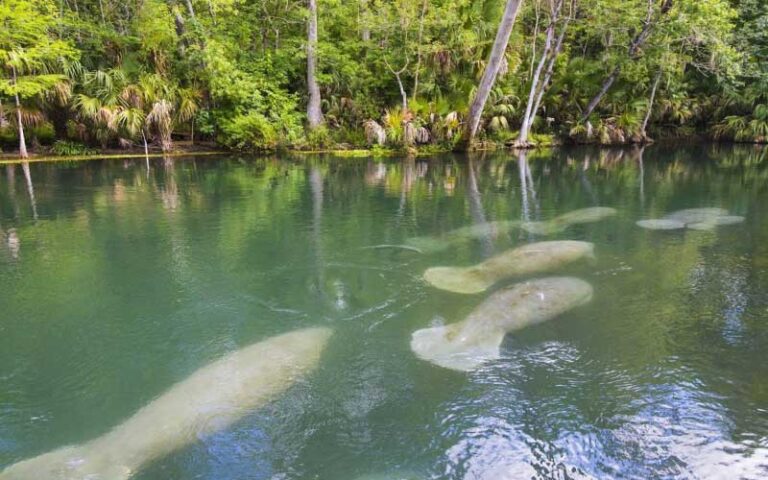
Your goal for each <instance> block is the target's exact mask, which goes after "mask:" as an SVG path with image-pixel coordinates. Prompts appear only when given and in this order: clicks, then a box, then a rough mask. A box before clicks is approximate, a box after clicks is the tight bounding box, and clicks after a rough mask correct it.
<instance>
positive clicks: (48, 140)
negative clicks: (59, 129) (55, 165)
mask: <svg viewBox="0 0 768 480" xmlns="http://www.w3.org/2000/svg"><path fill="white" fill-rule="evenodd" d="M27 135H28V136H29V138H34V139H36V140H37V141H38V142H40V143H41V144H43V145H50V144H52V143H53V141H54V140H55V139H56V132H54V131H53V125H51V124H50V123H48V122H44V123H41V124H40V125H36V126H34V127H32V128H31V129H30V131H29V133H27Z"/></svg>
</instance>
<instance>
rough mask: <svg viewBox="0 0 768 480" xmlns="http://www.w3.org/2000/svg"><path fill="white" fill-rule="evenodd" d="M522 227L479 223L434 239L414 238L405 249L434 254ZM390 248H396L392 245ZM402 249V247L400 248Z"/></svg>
mask: <svg viewBox="0 0 768 480" xmlns="http://www.w3.org/2000/svg"><path fill="white" fill-rule="evenodd" d="M518 225H520V221H518V220H501V221H496V222H485V223H478V224H476V225H469V226H466V227H461V228H458V229H456V230H452V231H450V232H448V233H446V234H444V235H440V236H434V237H413V238H409V239H408V240H406V241H405V245H404V247H406V248H408V247H410V248H413V249H417V250H419V251H420V252H424V253H432V252H440V251H442V250H447V249H449V248H451V246H453V245H456V244H460V243H463V242H467V241H469V240H472V239H478V238H483V237H487V236H496V235H498V234H500V233H506V232H508V231H509V230H511V229H513V228H515V227H517V226H518ZM390 247H394V246H392V245H390ZM398 247H400V246H398ZM400 248H402V247H400Z"/></svg>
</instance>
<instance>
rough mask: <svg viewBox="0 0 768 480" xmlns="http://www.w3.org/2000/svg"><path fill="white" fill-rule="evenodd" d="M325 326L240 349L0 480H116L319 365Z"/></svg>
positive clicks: (215, 428) (222, 423)
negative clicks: (95, 433)
mask: <svg viewBox="0 0 768 480" xmlns="http://www.w3.org/2000/svg"><path fill="white" fill-rule="evenodd" d="M330 336H331V330H329V329H327V328H310V329H305V330H298V331H294V332H290V333H286V334H283V335H279V336H276V337H272V338H269V339H267V340H264V341H262V342H259V343H256V344H254V345H251V346H249V347H245V348H243V349H241V350H238V351H236V352H233V353H230V354H228V355H226V356H224V357H222V358H221V359H219V360H217V361H215V362H213V363H211V364H210V365H207V366H205V367H203V368H201V369H200V370H197V371H196V372H194V373H193V374H192V375H191V376H189V377H188V378H187V379H185V380H183V381H181V382H180V383H178V384H176V385H174V386H173V387H171V389H170V390H168V391H167V392H165V393H164V394H163V395H161V396H160V397H158V398H157V399H156V400H154V401H153V402H151V403H150V404H148V405H146V406H145V407H143V408H142V409H141V410H139V411H138V412H136V413H135V414H134V415H133V416H132V417H131V418H129V419H128V420H126V421H125V422H124V423H122V424H121V425H119V426H117V427H115V428H114V429H112V430H111V431H110V432H108V433H106V434H105V435H103V436H101V437H99V438H96V439H94V440H92V441H90V442H87V443H85V444H82V445H76V446H68V447H64V448H61V449H58V450H54V451H53V452H50V453H46V454H43V455H40V456H38V457H34V458H31V459H28V460H24V461H21V462H19V463H16V464H14V465H11V466H10V467H8V468H7V469H5V470H3V471H2V472H0V480H38V479H39V480H122V479H128V478H130V477H131V476H133V475H134V474H136V473H137V472H138V471H139V470H141V468H142V467H143V466H144V465H146V464H148V463H149V462H151V461H152V460H155V459H157V458H160V457H163V456H165V455H167V454H169V453H171V452H173V451H175V450H178V449H180V448H182V447H184V446H185V445H188V444H190V443H193V442H195V441H197V440H198V439H199V438H200V437H201V436H205V435H207V434H211V433H213V432H216V431H219V430H222V429H224V428H226V427H227V426H229V425H231V424H232V423H234V422H235V421H237V420H238V419H240V418H242V417H243V416H244V415H246V414H248V413H249V412H251V411H253V410H254V409H256V408H258V407H260V406H263V405H265V404H266V403H268V402H270V401H271V400H273V399H275V398H276V397H277V396H278V395H280V394H281V393H283V392H284V391H285V390H287V389H288V387H290V386H291V385H293V384H294V383H295V382H296V381H297V380H298V379H300V378H302V376H303V375H305V374H307V373H308V372H309V371H310V370H312V369H313V368H314V367H315V366H316V365H317V363H318V361H319V359H320V355H321V353H322V351H323V349H324V347H325V345H326V343H327V342H328V339H329V338H330Z"/></svg>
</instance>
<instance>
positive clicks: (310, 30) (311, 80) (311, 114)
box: [307, 0, 323, 130]
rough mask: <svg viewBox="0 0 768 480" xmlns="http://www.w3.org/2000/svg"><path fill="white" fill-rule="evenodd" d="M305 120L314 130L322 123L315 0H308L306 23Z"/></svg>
mask: <svg viewBox="0 0 768 480" xmlns="http://www.w3.org/2000/svg"><path fill="white" fill-rule="evenodd" d="M307 89H308V91H309V103H308V104H307V122H308V123H309V129H310V130H314V129H316V128H317V127H319V126H320V125H321V124H322V123H323V112H322V110H321V108H320V86H319V85H318V84H317V0H309V22H308V25H307Z"/></svg>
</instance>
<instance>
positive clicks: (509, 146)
mask: <svg viewBox="0 0 768 480" xmlns="http://www.w3.org/2000/svg"><path fill="white" fill-rule="evenodd" d="M537 140H538V141H537V142H536V143H531V144H530V146H529V148H524V149H523V148H519V147H516V146H515V145H514V144H513V143H511V142H510V141H508V140H507V141H490V140H485V141H481V142H477V143H475V144H474V146H473V148H472V149H471V150H470V151H472V152H492V151H502V150H507V151H511V152H512V151H531V152H533V151H538V150H546V149H551V148H557V147H562V146H568V145H572V146H594V147H600V148H633V147H635V148H642V147H645V146H648V145H651V144H659V145H665V144H669V143H671V142H674V143H675V144H676V145H693V144H697V143H702V142H703V143H712V144H722V145H735V144H738V145H754V146H756V147H760V146H766V144H765V143H755V142H734V141H722V140H719V141H718V140H713V139H709V138H702V137H690V138H662V139H659V140H658V141H653V140H651V141H648V142H646V143H618V144H617V143H599V142H575V143H569V142H563V141H561V140H559V139H558V138H556V137H554V136H540V137H539V138H538V139H537ZM451 151H453V149H452V148H451V146H450V145H448V144H444V145H438V144H427V145H418V146H411V147H407V148H397V147H382V146H378V145H375V146H373V147H367V148H363V147H360V146H354V147H350V146H349V145H348V144H340V145H331V146H329V147H328V148H315V149H297V148H291V147H287V148H282V149H277V150H273V151H240V150H229V149H227V148H225V147H222V146H219V145H215V144H212V143H208V144H195V145H184V144H181V143H179V144H176V145H175V148H174V150H173V151H172V152H166V153H163V152H161V151H159V150H153V151H151V152H150V153H149V154H145V153H144V151H143V150H141V149H126V150H121V149H104V150H97V151H94V152H93V153H88V154H85V155H53V154H51V153H50V152H42V153H40V154H35V153H34V152H32V154H31V155H30V157H29V158H28V159H26V160H22V159H20V158H19V157H18V152H3V153H0V165H9V164H20V163H23V162H29V163H37V162H63V161H70V162H71V161H90V160H104V159H118V158H132V159H138V158H168V157H187V156H215V155H228V154H249V155H250V154H253V155H267V154H274V153H289V154H293V155H302V156H303V155H307V156H308V155H333V156H335V157H341V158H365V157H373V158H389V157H428V156H431V155H438V154H442V153H449V152H451Z"/></svg>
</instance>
